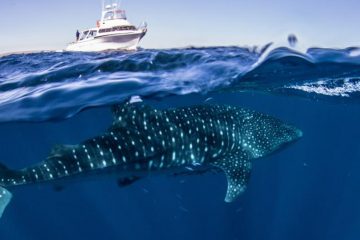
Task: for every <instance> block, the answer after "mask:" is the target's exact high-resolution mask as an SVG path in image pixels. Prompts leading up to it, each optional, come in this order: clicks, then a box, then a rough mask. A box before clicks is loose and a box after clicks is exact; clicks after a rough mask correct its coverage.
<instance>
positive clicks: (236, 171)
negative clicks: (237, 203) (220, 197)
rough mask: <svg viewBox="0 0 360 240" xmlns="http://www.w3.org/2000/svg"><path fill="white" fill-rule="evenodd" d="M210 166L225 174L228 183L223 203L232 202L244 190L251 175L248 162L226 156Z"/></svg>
mask: <svg viewBox="0 0 360 240" xmlns="http://www.w3.org/2000/svg"><path fill="white" fill-rule="evenodd" d="M212 165H213V166H215V167H218V168H221V169H222V170H223V171H224V172H225V175H226V178H227V182H228V187H227V192H226V197H225V202H232V201H234V200H235V199H236V198H237V197H238V196H239V195H240V194H241V193H243V192H244V191H245V189H246V186H247V183H248V181H249V179H250V173H251V163H250V161H249V160H248V158H240V157H238V156H228V157H227V158H224V159H219V160H217V161H216V162H214V163H212Z"/></svg>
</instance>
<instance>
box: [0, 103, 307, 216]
mask: <svg viewBox="0 0 360 240" xmlns="http://www.w3.org/2000/svg"><path fill="white" fill-rule="evenodd" d="M112 112H113V116H114V119H113V123H112V124H111V126H110V127H109V128H108V129H107V130H106V131H105V132H104V133H103V134H101V135H99V136H96V137H93V138H91V139H88V140H85V141H84V142H82V143H80V144H77V145H57V146H54V147H53V149H52V150H51V152H50V154H49V156H48V157H47V159H45V160H44V161H42V162H39V163H37V164H35V165H33V166H30V167H27V168H24V169H20V170H11V169H8V168H7V167H6V166H4V165H1V166H0V216H1V215H2V214H3V212H4V210H5V208H6V206H7V205H8V204H9V202H10V200H11V198H12V194H11V192H10V191H9V189H12V188H15V187H18V186H22V185H31V184H40V183H53V184H54V183H57V182H62V181H64V180H71V179H79V178H85V177H89V176H99V175H114V176H116V177H117V179H118V183H119V184H120V185H124V186H125V185H130V184H132V183H133V182H135V181H137V180H139V179H141V178H144V177H146V176H149V175H153V174H154V173H159V174H171V175H173V174H182V173H187V172H191V173H192V174H194V173H196V172H203V171H205V172H206V171H209V170H211V169H217V170H220V171H222V172H224V173H225V175H226V178H227V183H228V186H227V191H226V196H225V201H226V202H232V201H234V200H235V199H236V198H238V196H239V195H240V194H241V193H243V192H244V191H245V189H246V187H247V184H248V181H249V178H250V173H251V165H252V160H253V159H258V158H263V157H265V156H267V155H269V154H272V153H274V152H276V151H278V150H280V149H282V148H284V147H285V146H286V145H288V144H289V143H292V142H295V141H296V140H298V139H299V138H301V136H302V131H301V130H299V129H298V128H296V127H294V126H292V125H290V124H287V123H284V122H282V121H281V120H279V119H277V118H274V117H271V116H269V115H266V114H262V113H259V112H256V111H252V110H248V109H244V108H240V107H235V106H227V105H207V104H206V105H197V106H190V107H180V108H173V109H165V110H158V109H155V108H153V107H151V106H149V105H147V104H145V103H143V102H140V103H130V102H126V103H122V104H117V105H115V106H112Z"/></svg>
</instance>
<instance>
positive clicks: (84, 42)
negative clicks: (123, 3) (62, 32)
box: [66, 2, 147, 52]
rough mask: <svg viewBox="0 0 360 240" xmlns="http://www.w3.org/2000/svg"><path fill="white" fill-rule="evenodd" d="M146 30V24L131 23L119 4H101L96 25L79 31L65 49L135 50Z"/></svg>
mask: <svg viewBox="0 0 360 240" xmlns="http://www.w3.org/2000/svg"><path fill="white" fill-rule="evenodd" d="M146 32H147V24H146V23H145V22H143V23H142V24H140V26H139V27H135V26H134V25H132V24H131V23H130V22H129V21H128V20H127V17H126V12H125V11H124V10H122V9H121V8H120V4H118V3H113V2H111V4H106V5H105V4H104V3H103V4H102V14H101V20H98V21H97V22H96V27H94V28H90V29H86V30H84V31H81V33H80V34H79V35H78V37H77V39H76V41H75V42H72V43H70V44H69V45H68V46H67V47H66V50H67V51H82V52H96V51H105V50H130V51H131V50H136V49H137V48H138V45H139V42H140V40H141V39H142V38H143V37H144V36H145V34H146Z"/></svg>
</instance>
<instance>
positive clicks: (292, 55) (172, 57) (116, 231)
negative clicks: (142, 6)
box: [0, 46, 360, 240]
mask: <svg viewBox="0 0 360 240" xmlns="http://www.w3.org/2000/svg"><path fill="white" fill-rule="evenodd" d="M134 95H137V96H141V98H142V99H143V100H144V101H145V102H146V103H148V104H150V105H152V106H154V107H158V108H170V107H177V106H184V105H193V104H201V103H205V102H206V103H210V104H211V103H216V104H229V105H234V106H242V107H247V108H250V109H254V110H257V111H260V112H264V113H268V114H270V115H273V116H276V117H277V118H280V119H281V120H283V121H285V122H289V123H292V124H293V125H295V126H297V127H299V128H300V129H302V131H303V132H304V137H303V138H302V139H301V140H300V141H298V142H297V143H296V144H294V145H291V146H290V147H289V148H287V149H285V150H284V151H281V152H279V153H277V154H275V155H272V156H269V157H266V158H264V159H259V160H257V161H255V162H254V165H253V171H252V177H251V180H250V184H249V186H248V189H247V191H246V192H245V193H244V194H243V195H242V196H241V197H240V198H239V199H238V200H237V201H236V202H234V203H231V204H228V203H225V202H224V201H223V199H224V195H225V191H226V179H225V177H224V175H222V174H213V173H209V174H204V175H199V176H187V177H185V176H179V177H169V176H156V177H152V178H147V179H143V180H141V181H139V182H136V183H134V185H132V186H130V187H127V188H119V187H118V186H117V184H116V181H115V179H102V178H101V179H96V178H95V179H92V180H91V181H80V182H74V183H73V184H70V185H69V186H66V188H65V189H64V190H63V191H62V192H55V191H54V190H53V188H52V186H47V185H40V186H28V187H22V188H19V189H14V190H13V194H14V198H13V200H12V202H11V204H10V205H9V207H8V208H7V209H6V211H5V213H4V216H3V218H2V219H1V220H0V239H16V240H18V239H19V240H22V239H26V240H28V239H36V240H42V239H76V238H78V239H100V238H104V239H230V240H232V239H234V240H235V239H274V240H275V239H276V240H279V239H359V238H360V228H359V224H360V194H359V193H358V190H359V187H360V161H359V160H360V141H359V137H360V127H359V122H360V107H359V102H360V51H359V49H357V48H347V49H322V48H312V49H308V50H307V52H303V53H301V52H298V51H295V50H293V49H289V48H284V47H283V48H271V46H270V47H267V48H262V49H260V48H239V47H214V48H188V49H170V50H139V51H137V52H130V53H123V52H103V53H69V52H46V53H33V54H17V55H10V56H5V57H1V58H0V132H1V135H0V162H2V163H4V164H5V165H7V166H9V167H11V168H22V167H25V166H28V165H31V164H34V163H36V162H39V161H42V160H44V159H45V158H46V156H47V155H48V153H49V151H50V149H51V147H52V146H53V145H55V144H62V143H65V144H77V143H79V142H81V141H83V140H84V139H87V138H89V137H92V136H94V135H98V134H99V133H101V132H103V131H104V130H105V129H106V128H107V127H108V126H109V125H110V124H111V121H112V115H111V112H110V109H109V106H111V105H112V104H115V103H118V102H121V101H124V100H126V99H128V98H129V97H130V96H134Z"/></svg>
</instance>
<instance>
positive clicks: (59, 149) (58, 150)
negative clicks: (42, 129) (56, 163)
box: [48, 144, 74, 159]
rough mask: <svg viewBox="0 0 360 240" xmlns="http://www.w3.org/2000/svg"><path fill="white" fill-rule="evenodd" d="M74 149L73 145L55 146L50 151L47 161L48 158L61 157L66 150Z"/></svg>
mask: <svg viewBox="0 0 360 240" xmlns="http://www.w3.org/2000/svg"><path fill="white" fill-rule="evenodd" d="M72 148H74V146H73V145H62V144H57V145H55V146H54V147H53V148H52V149H51V152H50V154H49V156H48V159H50V158H56V157H60V156H62V155H63V154H64V153H65V152H66V151H67V150H69V149H72Z"/></svg>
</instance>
